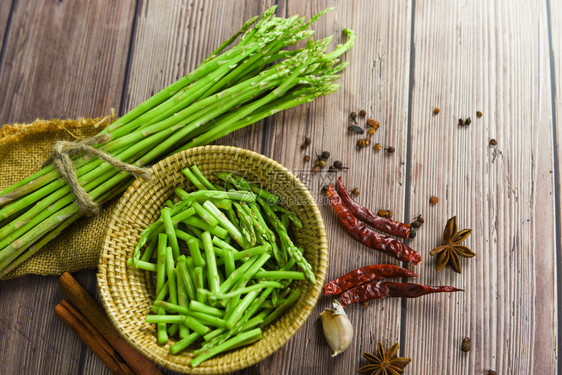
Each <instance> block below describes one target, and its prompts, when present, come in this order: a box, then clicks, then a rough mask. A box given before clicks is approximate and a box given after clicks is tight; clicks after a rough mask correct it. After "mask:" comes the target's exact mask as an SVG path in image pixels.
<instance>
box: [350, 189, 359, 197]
mask: <svg viewBox="0 0 562 375" xmlns="http://www.w3.org/2000/svg"><path fill="white" fill-rule="evenodd" d="M351 194H353V195H355V196H358V195H359V188H353V190H351Z"/></svg>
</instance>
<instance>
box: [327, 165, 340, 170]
mask: <svg viewBox="0 0 562 375" xmlns="http://www.w3.org/2000/svg"><path fill="white" fill-rule="evenodd" d="M337 171H338V169H337V168H336V167H334V166H333V165H330V168H328V172H337Z"/></svg>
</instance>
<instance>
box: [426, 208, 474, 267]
mask: <svg viewBox="0 0 562 375" xmlns="http://www.w3.org/2000/svg"><path fill="white" fill-rule="evenodd" d="M471 232H472V229H463V230H461V231H460V232H457V217H456V216H453V217H452V218H450V219H449V221H447V225H446V226H445V232H443V244H442V245H441V246H439V247H436V248H435V249H433V250H431V252H430V253H429V254H430V255H437V259H436V261H435V269H437V271H438V272H439V271H441V270H442V269H443V267H445V265H446V264H447V263H449V264H450V265H451V267H452V268H453V270H454V271H455V272H458V273H461V261H460V257H463V258H472V257H473V256H476V254H474V252H473V251H472V250H470V249H469V248H468V247H466V246H462V245H460V243H461V242H462V241H464V240H466V238H467V237H468V236H469V235H470V233H471Z"/></svg>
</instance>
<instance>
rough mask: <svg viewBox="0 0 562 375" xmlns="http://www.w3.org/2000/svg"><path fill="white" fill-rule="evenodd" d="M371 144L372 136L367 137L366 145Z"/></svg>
mask: <svg viewBox="0 0 562 375" xmlns="http://www.w3.org/2000/svg"><path fill="white" fill-rule="evenodd" d="M370 144H371V138H365V146H368V145H370Z"/></svg>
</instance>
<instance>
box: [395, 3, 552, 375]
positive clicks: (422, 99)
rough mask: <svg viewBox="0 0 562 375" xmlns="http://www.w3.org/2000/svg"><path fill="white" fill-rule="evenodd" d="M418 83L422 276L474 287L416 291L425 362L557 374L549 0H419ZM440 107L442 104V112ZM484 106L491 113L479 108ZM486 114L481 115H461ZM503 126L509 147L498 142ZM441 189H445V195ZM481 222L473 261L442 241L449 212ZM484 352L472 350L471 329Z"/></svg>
mask: <svg viewBox="0 0 562 375" xmlns="http://www.w3.org/2000/svg"><path fill="white" fill-rule="evenodd" d="M414 22H415V30H414V36H415V38H414V43H415V64H414V82H415V84H414V89H413V93H412V95H413V96H412V103H413V104H412V124H411V126H412V131H411V155H412V161H411V166H412V167H411V184H410V186H409V187H408V190H409V198H410V202H411V207H412V209H411V211H412V213H418V212H420V213H422V214H423V215H424V217H425V219H426V224H424V227H423V230H421V231H420V232H421V233H420V235H419V236H418V237H419V238H418V239H417V240H418V241H419V242H418V245H419V248H420V249H422V250H423V254H424V264H423V265H422V266H421V268H420V269H419V271H420V278H419V281H420V282H422V283H427V284H433V285H453V286H456V287H460V288H464V289H465V290H466V292H465V293H456V294H451V295H435V296H431V297H427V298H423V299H422V298H420V299H417V300H408V302H407V307H406V321H405V322H404V324H405V342H404V348H403V349H404V353H405V354H406V355H408V356H411V357H412V359H413V362H412V364H411V366H410V368H409V371H410V372H411V373H415V374H426V373H451V374H475V373H480V372H481V371H484V370H489V369H491V370H495V371H496V372H497V373H498V374H521V373H529V374H531V373H534V374H539V373H540V374H553V373H555V372H556V356H555V355H553V354H554V350H555V348H556V344H557V341H556V338H557V333H556V330H553V329H552V327H553V326H555V324H556V302H555V299H554V298H553V296H555V295H556V294H555V291H556V281H555V280H556V273H555V271H556V269H555V253H554V251H553V249H554V248H555V236H554V233H555V231H554V229H555V228H554V223H555V211H554V196H553V174H552V173H551V172H552V165H553V159H552V155H553V153H552V118H551V110H550V86H549V78H550V73H549V64H548V38H547V31H548V30H547V22H546V9H545V3H544V2H540V1H537V2H534V1H533V2H521V3H518V4H517V5H515V6H514V4H513V3H512V2H508V1H502V2H487V1H475V2H463V3H461V2H455V3H448V5H447V6H443V4H438V3H433V2H431V3H428V2H419V3H416V9H415V20H414ZM434 107H439V108H441V112H440V113H439V115H438V116H435V115H433V114H432V109H433V108H434ZM477 110H481V111H482V112H483V114H484V116H483V117H482V118H476V111H477ZM467 117H471V118H472V124H471V125H470V126H465V127H460V126H458V125H457V121H458V118H463V119H465V118H467ZM491 138H496V139H497V141H498V144H497V146H496V147H491V146H489V141H490V139H491ZM431 195H436V196H438V197H439V198H440V201H439V203H438V204H437V205H436V206H434V207H431V206H430V205H429V203H428V199H429V197H430V196H431ZM453 215H456V216H457V219H458V224H459V229H463V228H467V227H470V228H472V229H473V232H472V235H471V236H470V237H469V239H468V240H467V241H466V245H467V246H469V247H470V248H472V249H473V250H474V251H475V252H476V253H477V257H476V258H474V259H471V260H463V261H462V266H463V274H462V275H458V274H455V273H454V272H452V270H451V269H450V268H447V269H444V270H443V271H441V272H440V273H436V271H435V270H434V268H433V267H434V259H431V257H430V256H429V254H428V252H429V250H430V249H431V248H433V247H436V246H437V245H439V244H440V240H441V238H442V231H443V228H444V226H445V223H446V221H447V219H448V218H449V217H451V216H453ZM465 336H468V337H471V339H472V348H473V349H472V351H471V352H470V353H469V354H465V353H463V352H461V350H460V345H461V341H462V339H463V337H465Z"/></svg>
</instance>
